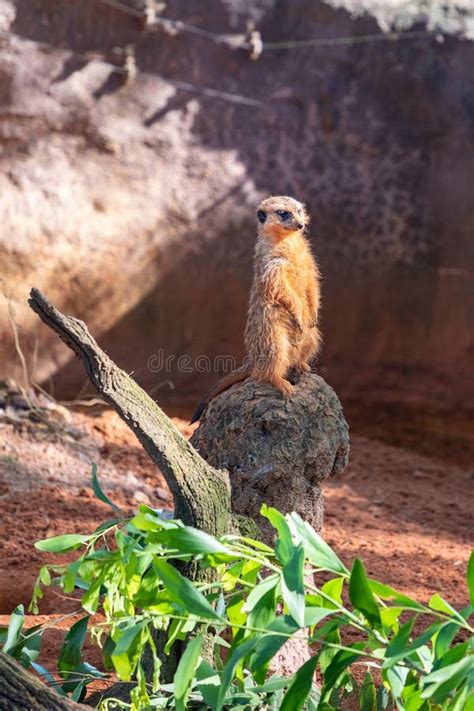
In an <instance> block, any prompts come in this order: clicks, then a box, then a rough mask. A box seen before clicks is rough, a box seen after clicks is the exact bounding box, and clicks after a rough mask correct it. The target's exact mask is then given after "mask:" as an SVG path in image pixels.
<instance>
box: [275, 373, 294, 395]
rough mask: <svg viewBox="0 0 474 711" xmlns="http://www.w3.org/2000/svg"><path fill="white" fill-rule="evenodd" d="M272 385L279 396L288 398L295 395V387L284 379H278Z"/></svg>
mask: <svg viewBox="0 0 474 711" xmlns="http://www.w3.org/2000/svg"><path fill="white" fill-rule="evenodd" d="M273 385H274V386H275V387H276V388H277V390H279V391H280V392H281V394H282V395H283V397H285V398H289V397H291V396H292V395H294V393H295V386H294V385H292V384H291V383H290V382H289V381H288V380H285V379H284V378H279V379H278V380H277V381H275V382H274V383H273Z"/></svg>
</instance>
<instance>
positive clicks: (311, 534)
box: [288, 513, 349, 574]
mask: <svg viewBox="0 0 474 711" xmlns="http://www.w3.org/2000/svg"><path fill="white" fill-rule="evenodd" d="M288 523H289V526H290V528H291V530H292V531H293V533H294V535H295V536H296V537H297V539H298V542H299V541H301V542H302V543H303V546H304V549H305V552H306V555H307V557H308V558H309V560H310V561H311V562H312V563H314V565H316V566H317V567H318V568H323V569H324V570H329V571H330V572H331V573H336V574H341V573H346V574H347V573H349V571H348V570H347V568H346V566H345V565H344V564H343V563H342V561H341V560H339V558H338V557H337V555H336V554H335V553H334V551H333V550H332V548H331V547H330V546H328V544H327V543H326V542H325V541H324V540H323V539H322V538H321V536H320V535H319V534H318V533H316V531H315V530H314V528H312V527H311V526H310V525H309V523H307V522H306V521H303V519H302V518H301V516H299V515H298V514H297V513H292V514H289V516H288Z"/></svg>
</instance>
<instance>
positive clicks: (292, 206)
mask: <svg viewBox="0 0 474 711" xmlns="http://www.w3.org/2000/svg"><path fill="white" fill-rule="evenodd" d="M280 210H285V211H287V212H290V213H291V217H290V218H289V219H287V220H283V219H282V218H281V217H280V216H279V215H278V211H280ZM260 211H263V212H264V213H265V215H266V219H265V221H264V222H263V224H262V223H260V222H259V223H258V239H257V245H256V249H255V263H254V266H255V272H254V281H253V285H252V290H251V292H250V303H249V310H248V317H247V326H246V329H245V345H246V348H247V354H248V357H247V364H246V365H245V366H243V367H242V368H240V369H239V370H237V371H235V372H234V373H230V374H229V375H228V376H226V377H225V378H223V379H222V380H220V381H219V382H218V383H217V384H216V385H215V386H214V387H213V388H212V389H211V390H210V391H209V392H208V393H207V395H206V396H205V397H204V398H203V399H202V400H201V402H200V403H199V405H198V407H197V408H196V411H195V413H194V415H193V419H192V422H195V421H196V420H197V419H199V417H200V415H201V413H202V411H203V410H204V408H205V407H206V405H207V403H208V402H209V401H210V400H211V399H212V398H213V397H215V396H216V395H218V394H219V393H220V392H222V391H223V390H226V389H227V388H228V387H230V386H231V385H233V384H234V383H236V382H239V381H241V380H245V378H246V377H248V376H251V377H252V378H255V380H259V381H261V382H266V383H270V384H271V385H273V386H274V387H275V388H277V389H278V390H279V391H280V392H281V393H282V394H283V395H284V396H285V397H289V396H291V395H292V393H293V392H294V386H293V385H292V384H291V383H290V382H289V380H288V379H287V376H288V372H289V370H290V369H294V370H296V371H297V372H299V373H304V372H306V371H308V370H309V369H310V367H309V364H308V361H309V360H310V359H311V358H312V356H313V355H315V354H316V353H317V351H318V348H319V344H320V340H321V336H320V332H319V330H318V327H317V322H318V311H319V302H320V288H319V270H318V267H317V264H316V261H315V259H314V257H313V255H312V254H311V250H310V247H309V244H308V242H307V240H306V238H305V236H304V231H305V228H306V226H307V224H308V221H309V219H308V215H307V213H306V210H305V208H304V205H302V204H301V203H299V202H298V201H297V200H294V199H293V198H291V197H286V196H278V197H269V198H266V199H265V200H263V201H262V202H261V204H260V205H259V207H258V211H257V214H258V213H259V212H260Z"/></svg>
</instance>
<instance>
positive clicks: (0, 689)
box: [0, 652, 91, 711]
mask: <svg viewBox="0 0 474 711" xmlns="http://www.w3.org/2000/svg"><path fill="white" fill-rule="evenodd" d="M89 708H91V707H90V706H85V705H84V704H76V703H75V702H74V701H71V700H70V699H67V698H65V697H64V696H59V694H57V693H56V692H55V691H53V690H51V689H48V687H47V686H46V684H43V682H42V681H40V680H39V679H38V677H35V676H33V674H29V673H28V672H27V671H26V670H25V669H23V667H22V666H20V665H19V664H18V662H16V661H15V660H14V659H13V658H12V657H9V656H8V654H2V653H1V652H0V711H33V709H34V711H86V709H89Z"/></svg>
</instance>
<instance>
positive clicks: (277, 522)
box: [260, 504, 294, 565]
mask: <svg viewBox="0 0 474 711" xmlns="http://www.w3.org/2000/svg"><path fill="white" fill-rule="evenodd" d="M260 514H261V515H262V516H265V518H268V520H269V521H270V523H271V524H272V526H273V527H274V528H275V529H276V530H277V532H278V539H277V542H276V546H275V553H276V554H277V557H278V560H279V561H280V563H281V564H282V565H285V563H287V562H288V561H289V560H290V558H291V556H292V554H293V549H294V545H293V540H292V538H291V531H290V527H289V526H288V523H287V521H286V519H285V517H284V516H283V515H282V514H281V513H280V512H279V511H277V510H276V509H274V508H272V507H271V506H267V505H266V504H262V508H261V509H260Z"/></svg>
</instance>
